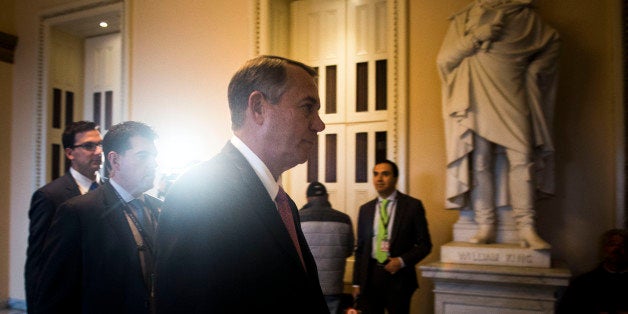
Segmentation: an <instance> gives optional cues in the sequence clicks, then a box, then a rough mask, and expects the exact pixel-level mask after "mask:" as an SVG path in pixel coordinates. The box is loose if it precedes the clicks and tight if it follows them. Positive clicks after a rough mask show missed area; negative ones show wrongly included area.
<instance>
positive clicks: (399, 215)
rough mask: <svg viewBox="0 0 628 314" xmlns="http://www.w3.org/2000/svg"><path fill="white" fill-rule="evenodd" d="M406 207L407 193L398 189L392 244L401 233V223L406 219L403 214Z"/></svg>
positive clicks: (391, 237) (391, 236)
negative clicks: (402, 192)
mask: <svg viewBox="0 0 628 314" xmlns="http://www.w3.org/2000/svg"><path fill="white" fill-rule="evenodd" d="M406 207H407V204H406V198H405V195H403V194H401V192H399V191H397V206H396V208H395V219H394V221H393V226H392V228H393V230H392V234H391V235H390V244H391V245H392V244H393V243H395V239H396V238H397V235H399V226H401V223H402V221H403V219H404V218H403V215H404V212H405V209H406Z"/></svg>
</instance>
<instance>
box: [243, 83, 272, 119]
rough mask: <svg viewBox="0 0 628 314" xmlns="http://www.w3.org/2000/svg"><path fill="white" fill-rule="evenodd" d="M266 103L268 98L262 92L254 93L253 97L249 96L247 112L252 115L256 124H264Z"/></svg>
mask: <svg viewBox="0 0 628 314" xmlns="http://www.w3.org/2000/svg"><path fill="white" fill-rule="evenodd" d="M266 102H267V101H266V97H265V96H264V94H262V92H260V91H253V92H252V93H251V95H249V103H248V106H247V108H246V111H247V112H248V113H250V114H251V117H252V118H253V121H255V123H256V124H259V125H261V124H263V123H264V111H265V110H266V108H265V107H264V106H265V104H266Z"/></svg>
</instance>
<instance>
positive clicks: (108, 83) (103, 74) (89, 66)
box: [84, 33, 122, 131]
mask: <svg viewBox="0 0 628 314" xmlns="http://www.w3.org/2000/svg"><path fill="white" fill-rule="evenodd" d="M121 42H122V40H121V35H120V33H115V34H111V35H105V36H98V37H93V38H89V39H86V40H85V115H84V119H85V120H90V121H94V122H96V124H98V125H100V127H101V130H102V131H106V130H107V129H109V127H111V125H113V124H116V123H118V122H121V118H120V117H121V116H122V107H121V102H120V89H121V82H120V80H121V78H122V75H121V67H122V64H121V60H122V58H121Z"/></svg>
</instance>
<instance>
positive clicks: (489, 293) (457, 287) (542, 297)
mask: <svg viewBox="0 0 628 314" xmlns="http://www.w3.org/2000/svg"><path fill="white" fill-rule="evenodd" d="M420 268H421V271H422V275H423V277H426V278H431V279H432V280H433V281H434V295H435V299H434V313H436V314H440V313H477V314H480V313H481V314H486V313H499V314H502V313H505V314H510V313H512V314H515V313H516V314H523V313H554V306H555V301H556V296H555V294H556V291H557V290H558V288H560V287H564V286H567V284H568V282H569V278H570V276H571V274H570V272H569V270H567V269H565V268H562V267H557V266H554V267H552V268H542V267H517V266H493V265H471V264H456V263H443V262H437V263H432V264H429V265H425V266H421V267H420Z"/></svg>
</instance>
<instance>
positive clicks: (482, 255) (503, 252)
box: [440, 242, 551, 268]
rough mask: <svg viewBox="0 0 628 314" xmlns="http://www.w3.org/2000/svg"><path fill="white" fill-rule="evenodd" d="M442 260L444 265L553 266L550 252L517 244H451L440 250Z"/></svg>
mask: <svg viewBox="0 0 628 314" xmlns="http://www.w3.org/2000/svg"><path fill="white" fill-rule="evenodd" d="M440 260H441V262H443V263H456V264H473V265H493V266H520V267H542V268H549V267H550V266H551V258H550V252H549V251H548V250H543V251H535V250H530V249H528V248H522V247H520V246H519V245H516V244H504V243H493V244H472V243H468V242H450V243H447V244H445V245H443V246H441V248H440Z"/></svg>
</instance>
